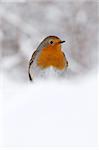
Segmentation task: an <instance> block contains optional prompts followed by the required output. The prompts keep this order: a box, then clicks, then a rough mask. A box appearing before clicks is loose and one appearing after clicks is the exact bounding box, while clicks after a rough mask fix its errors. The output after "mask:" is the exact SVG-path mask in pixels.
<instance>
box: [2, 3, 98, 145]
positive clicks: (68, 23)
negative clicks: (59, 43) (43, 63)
mask: <svg viewBox="0 0 99 150" xmlns="http://www.w3.org/2000/svg"><path fill="white" fill-rule="evenodd" d="M5 1H6V2H5ZM8 1H9V2H7V0H1V1H0V89H1V92H0V107H1V108H0V121H1V123H0V131H1V132H0V137H1V138H0V145H3V146H31V145H70V146H71V145H80V146H81V145H88V146H89V145H96V137H97V130H96V125H97V124H96V123H97V122H96V113H97V112H96V104H97V103H96V100H97V78H96V68H97V49H98V44H97V42H98V41H97V38H98V37H97V36H98V32H99V30H98V28H99V26H98V24H99V14H98V7H99V1H98V0H88V1H87V0H29V1H26V0H17V2H15V1H14V2H13V0H8ZM20 1H21V2H20ZM48 35H56V36H59V37H60V38H61V39H63V40H65V41H66V43H65V44H64V45H63V50H64V52H65V54H66V56H67V58H68V61H69V69H68V71H67V76H66V77H64V79H66V80H61V81H59V80H58V82H57V81H55V80H50V79H48V80H47V82H44V81H43V82H42V81H39V80H38V81H37V82H35V83H33V84H30V82H28V83H29V84H27V81H28V74H27V68H28V61H29V59H30V57H31V55H32V53H33V51H34V50H35V49H36V48H37V46H38V44H39V43H40V42H41V41H42V39H43V38H45V37H46V36H48ZM91 74H92V76H91ZM84 75H85V76H86V78H83V77H84ZM67 77H70V78H67ZM76 77H81V78H80V80H71V79H75V78H76ZM68 79H70V80H68ZM77 79H78V78H77ZM64 81H65V82H64ZM22 83H26V84H22Z"/></svg>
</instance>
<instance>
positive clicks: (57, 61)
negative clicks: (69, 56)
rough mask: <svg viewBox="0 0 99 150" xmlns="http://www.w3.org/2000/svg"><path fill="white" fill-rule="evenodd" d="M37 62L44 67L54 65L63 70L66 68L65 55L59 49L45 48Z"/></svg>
mask: <svg viewBox="0 0 99 150" xmlns="http://www.w3.org/2000/svg"><path fill="white" fill-rule="evenodd" d="M37 64H38V66H39V67H41V68H42V69H43V68H47V67H50V66H53V67H55V68H57V69H60V70H62V69H64V68H65V57H64V54H63V52H62V51H61V50H59V49H54V48H44V49H43V50H42V51H41V53H40V55H39V57H38V60H37Z"/></svg>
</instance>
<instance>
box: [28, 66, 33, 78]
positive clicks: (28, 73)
mask: <svg viewBox="0 0 99 150" xmlns="http://www.w3.org/2000/svg"><path fill="white" fill-rule="evenodd" d="M30 67H31V63H29V68H28V76H29V80H30V81H32V77H31V74H30Z"/></svg>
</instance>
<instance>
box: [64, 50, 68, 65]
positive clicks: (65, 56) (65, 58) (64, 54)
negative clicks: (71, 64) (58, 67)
mask: <svg viewBox="0 0 99 150" xmlns="http://www.w3.org/2000/svg"><path fill="white" fill-rule="evenodd" d="M63 55H64V58H65V62H66V67H68V61H67V59H66V56H65V54H64V52H63Z"/></svg>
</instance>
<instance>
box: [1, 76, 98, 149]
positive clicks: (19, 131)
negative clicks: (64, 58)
mask: <svg viewBox="0 0 99 150" xmlns="http://www.w3.org/2000/svg"><path fill="white" fill-rule="evenodd" d="M2 81H3V84H2V95H3V96H2V100H1V103H2V108H3V109H2V115H3V117H2V125H3V126H2V137H3V139H2V143H1V145H4V146H32V145H80V146H81V145H85V146H88V145H96V134H97V132H96V100H97V97H96V95H97V91H96V76H91V77H90V78H86V79H83V80H82V81H79V80H76V81H72V82H70V81H68V80H67V81H66V80H61V81H59V82H57V81H55V80H52V79H49V80H45V81H38V82H34V83H27V84H17V83H14V82H12V81H10V80H8V79H7V77H6V76H4V77H3V80H2Z"/></svg>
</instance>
